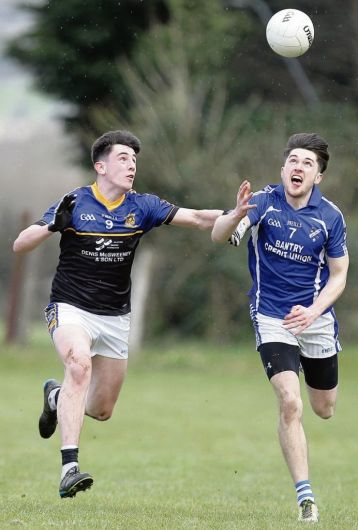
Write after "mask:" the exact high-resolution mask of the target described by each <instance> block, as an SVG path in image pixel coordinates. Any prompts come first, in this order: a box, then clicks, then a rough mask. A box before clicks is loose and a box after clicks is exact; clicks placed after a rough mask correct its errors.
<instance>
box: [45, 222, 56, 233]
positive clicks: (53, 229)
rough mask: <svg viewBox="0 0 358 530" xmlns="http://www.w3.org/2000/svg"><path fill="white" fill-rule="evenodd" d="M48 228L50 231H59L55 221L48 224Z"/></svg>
mask: <svg viewBox="0 0 358 530" xmlns="http://www.w3.org/2000/svg"><path fill="white" fill-rule="evenodd" d="M47 230H48V231H49V232H58V228H57V226H56V225H55V223H49V224H48V225H47Z"/></svg>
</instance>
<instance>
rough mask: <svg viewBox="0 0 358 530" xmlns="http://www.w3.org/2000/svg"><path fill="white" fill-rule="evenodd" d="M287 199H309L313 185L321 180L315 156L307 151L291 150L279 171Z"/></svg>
mask: <svg viewBox="0 0 358 530" xmlns="http://www.w3.org/2000/svg"><path fill="white" fill-rule="evenodd" d="M281 178H282V182H283V186H284V188H285V192H286V195H287V197H288V198H292V199H305V198H307V200H308V199H309V197H310V195H311V191H312V188H313V186H314V184H319V183H320V182H321V180H322V175H321V173H320V169H319V165H318V162H317V155H316V153H313V152H312V151H309V150H308V149H293V150H292V151H291V152H290V154H289V155H288V157H287V159H286V161H285V165H284V166H283V168H282V169H281Z"/></svg>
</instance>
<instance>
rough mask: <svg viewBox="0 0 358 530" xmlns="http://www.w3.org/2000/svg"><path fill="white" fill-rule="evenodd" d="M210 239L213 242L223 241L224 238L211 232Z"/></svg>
mask: <svg viewBox="0 0 358 530" xmlns="http://www.w3.org/2000/svg"><path fill="white" fill-rule="evenodd" d="M211 241H212V242H213V243H224V240H223V239H222V238H221V237H219V236H218V235H217V234H215V233H214V232H212V233H211Z"/></svg>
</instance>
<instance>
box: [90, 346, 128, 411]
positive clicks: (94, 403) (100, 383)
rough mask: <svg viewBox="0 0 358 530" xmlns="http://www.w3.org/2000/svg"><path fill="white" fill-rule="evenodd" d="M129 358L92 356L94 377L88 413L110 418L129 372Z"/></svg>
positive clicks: (91, 384)
mask: <svg viewBox="0 0 358 530" xmlns="http://www.w3.org/2000/svg"><path fill="white" fill-rule="evenodd" d="M127 363H128V361H127V359H112V358H110V357H102V356H100V355H96V356H94V357H92V378H91V383H90V386H89V389H88V394H87V399H86V414H87V415H88V416H91V417H92V418H95V419H96V420H101V421H103V420H108V419H109V418H110V417H111V415H112V412H113V409H114V406H115V404H116V402H117V398H118V395H119V392H120V390H121V388H122V384H123V382H124V378H125V375H126V372H127Z"/></svg>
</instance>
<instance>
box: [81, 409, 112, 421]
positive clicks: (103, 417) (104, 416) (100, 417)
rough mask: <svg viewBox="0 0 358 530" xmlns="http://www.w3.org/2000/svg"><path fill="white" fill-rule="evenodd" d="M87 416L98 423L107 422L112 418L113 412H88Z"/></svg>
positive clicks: (103, 410)
mask: <svg viewBox="0 0 358 530" xmlns="http://www.w3.org/2000/svg"><path fill="white" fill-rule="evenodd" d="M86 415H87V416H90V417H91V418H93V419H94V420H97V421H107V420H109V419H110V418H111V416H112V410H109V409H108V410H107V409H101V410H98V411H93V412H92V411H89V412H87V411H86Z"/></svg>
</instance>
